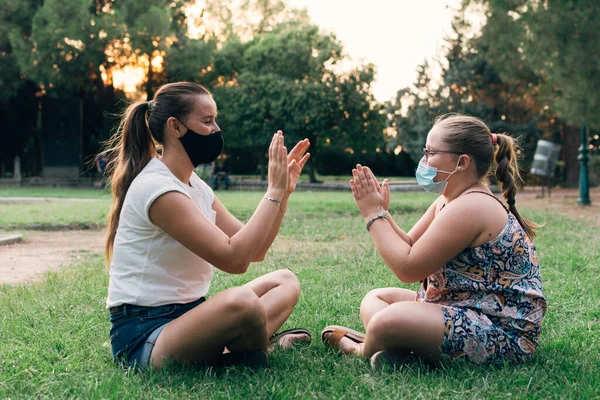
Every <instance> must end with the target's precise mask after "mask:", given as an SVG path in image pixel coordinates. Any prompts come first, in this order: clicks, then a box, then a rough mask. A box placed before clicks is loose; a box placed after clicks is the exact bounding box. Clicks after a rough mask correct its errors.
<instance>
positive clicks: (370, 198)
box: [350, 164, 389, 218]
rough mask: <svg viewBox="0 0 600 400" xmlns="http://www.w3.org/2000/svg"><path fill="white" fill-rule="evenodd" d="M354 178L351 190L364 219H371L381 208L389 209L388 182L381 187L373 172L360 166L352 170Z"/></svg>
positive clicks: (351, 181) (351, 182)
mask: <svg viewBox="0 0 600 400" xmlns="http://www.w3.org/2000/svg"><path fill="white" fill-rule="evenodd" d="M352 177H353V179H351V180H350V188H351V189H352V194H353V195H354V201H355V202H356V205H357V206H358V209H359V211H360V213H361V214H362V215H363V217H365V218H369V217H372V216H373V215H375V214H377V212H378V210H379V207H383V208H386V209H387V206H388V205H389V187H388V185H387V182H384V186H383V187H380V186H379V183H378V182H377V180H376V179H375V175H373V172H371V170H370V169H369V168H367V167H363V166H362V165H360V164H357V165H356V168H354V169H353V170H352ZM386 193H387V194H386ZM386 196H387V199H386Z"/></svg>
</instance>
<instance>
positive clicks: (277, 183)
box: [267, 131, 288, 200]
mask: <svg viewBox="0 0 600 400" xmlns="http://www.w3.org/2000/svg"><path fill="white" fill-rule="evenodd" d="M287 157H288V154H287V149H286V148H285V146H284V145H283V133H282V132H281V131H277V133H275V134H274V135H273V139H272V140H271V145H270V146H269V177H268V179H269V180H268V189H267V190H270V191H275V192H277V194H279V195H281V196H280V197H283V194H284V193H285V192H286V190H287V187H288V163H287ZM279 200H281V198H279Z"/></svg>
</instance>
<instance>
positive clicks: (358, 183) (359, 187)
mask: <svg viewBox="0 0 600 400" xmlns="http://www.w3.org/2000/svg"><path fill="white" fill-rule="evenodd" d="M352 176H353V177H354V184H355V185H356V189H357V190H359V191H360V190H362V182H361V181H360V177H359V176H358V169H356V168H355V169H353V170H352Z"/></svg>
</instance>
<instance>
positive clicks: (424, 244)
mask: <svg viewBox="0 0 600 400" xmlns="http://www.w3.org/2000/svg"><path fill="white" fill-rule="evenodd" d="M353 176H354V180H353V182H354V183H352V182H351V187H352V193H353V195H354V198H355V201H356V203H357V206H358V208H359V210H360V211H361V213H362V215H363V217H365V220H369V219H370V218H371V217H372V216H373V215H375V214H377V207H378V205H379V204H380V202H381V196H380V195H379V193H378V191H377V190H376V188H375V184H374V182H373V179H372V178H371V177H370V176H369V174H365V173H364V171H363V168H362V167H360V166H359V167H358V168H357V169H356V170H354V171H353ZM434 204H435V203H434ZM432 207H434V206H433V205H432ZM432 207H430V209H429V210H428V211H427V212H426V215H427V213H430V212H434V211H435V208H433V211H432ZM467 212H468V213H470V215H471V216H472V217H473V218H469V219H465V218H464V215H465V214H466V213H467ZM477 213H478V211H476V210H473V207H472V206H471V205H469V204H468V203H467V202H456V201H455V202H453V203H452V204H451V205H448V206H447V207H446V209H445V210H444V213H441V214H440V215H438V216H436V217H435V219H433V218H432V220H431V221H428V218H429V217H428V218H427V219H425V220H424V219H423V218H422V219H421V220H423V225H424V224H425V222H429V226H428V227H426V228H425V230H424V232H423V233H422V234H421V236H420V238H419V239H418V240H416V241H415V242H414V243H413V244H412V245H410V244H409V243H407V242H406V241H405V240H404V239H403V238H402V237H401V236H399V235H398V234H396V232H395V231H394V229H393V228H392V225H391V224H389V223H384V222H383V220H376V221H375V223H373V225H371V230H370V232H371V236H372V238H373V241H374V242H375V246H376V247H377V250H378V251H379V253H380V254H381V257H382V258H383V259H384V261H385V262H386V264H387V265H388V266H389V267H390V269H391V270H392V272H393V273H394V274H395V275H396V276H397V277H398V278H399V279H400V280H402V281H403V282H407V283H412V282H417V281H420V280H422V279H424V278H425V277H427V276H429V275H430V274H431V273H433V272H435V271H436V270H438V269H439V268H440V267H441V266H442V265H443V264H444V263H446V262H447V261H448V260H450V259H451V258H452V257H454V256H456V255H457V254H458V253H460V252H461V251H462V250H463V249H465V248H466V247H468V246H469V244H470V243H471V242H472V241H473V239H474V238H475V237H477V235H478V234H479V233H480V232H481V230H482V223H481V218H479V216H478V215H477ZM424 218H425V216H424ZM419 222H421V221H419ZM413 229H414V228H413ZM449 232H451V233H452V234H448V233H449Z"/></svg>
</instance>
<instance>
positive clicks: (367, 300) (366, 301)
mask: <svg viewBox="0 0 600 400" xmlns="http://www.w3.org/2000/svg"><path fill="white" fill-rule="evenodd" d="M380 293H381V289H373V290H371V291H370V292H369V293H367V294H366V295H365V297H363V299H362V302H361V303H360V313H361V315H362V314H363V313H365V312H366V311H367V310H368V309H369V305H370V304H371V303H372V302H373V300H375V299H379V298H380V297H379V294H380Z"/></svg>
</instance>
